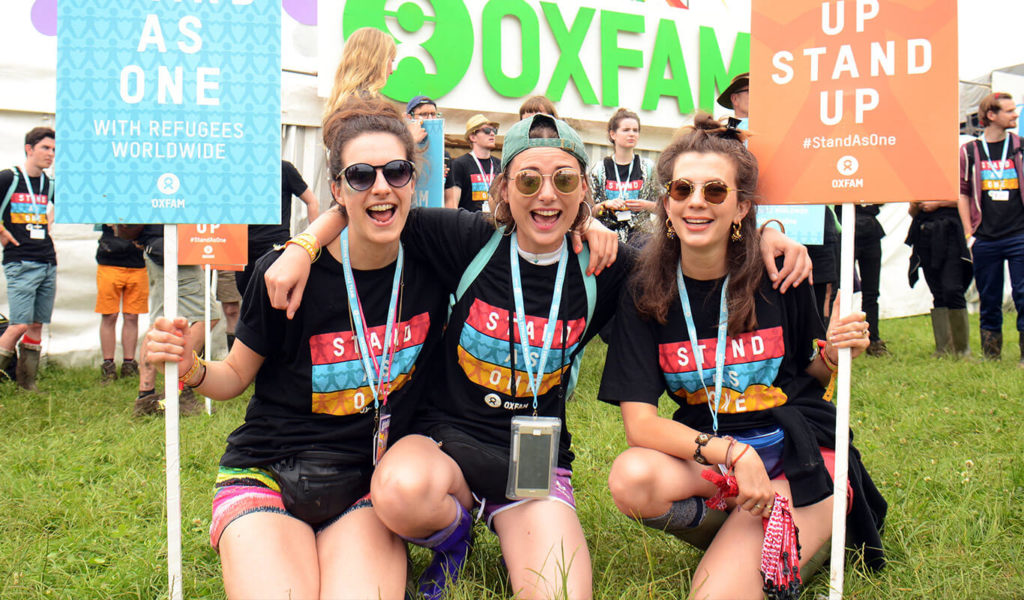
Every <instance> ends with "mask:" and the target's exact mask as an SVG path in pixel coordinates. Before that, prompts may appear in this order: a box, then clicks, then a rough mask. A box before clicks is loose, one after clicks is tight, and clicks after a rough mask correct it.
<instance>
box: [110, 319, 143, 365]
mask: <svg viewBox="0 0 1024 600" xmlns="http://www.w3.org/2000/svg"><path fill="white" fill-rule="evenodd" d="M138 343H139V315H134V314H131V313H123V315H122V321H121V350H122V352H123V353H124V360H134V359H135V350H136V346H138ZM103 357H104V358H106V354H104V355H103Z"/></svg>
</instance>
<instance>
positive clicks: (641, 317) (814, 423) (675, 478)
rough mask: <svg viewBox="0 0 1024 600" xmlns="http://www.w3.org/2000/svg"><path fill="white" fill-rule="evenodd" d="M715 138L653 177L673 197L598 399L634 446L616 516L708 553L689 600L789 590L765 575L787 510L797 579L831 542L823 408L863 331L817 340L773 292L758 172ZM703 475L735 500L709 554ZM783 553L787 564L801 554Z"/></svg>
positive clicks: (867, 496)
mask: <svg viewBox="0 0 1024 600" xmlns="http://www.w3.org/2000/svg"><path fill="white" fill-rule="evenodd" d="M718 128H719V124H718V123H717V122H716V121H715V120H714V119H712V118H711V116H710V115H707V114H699V115H698V116H697V118H696V119H695V121H694V126H693V127H692V128H690V129H689V131H687V132H685V133H684V134H682V135H681V136H680V137H678V138H677V139H676V141H674V142H673V143H672V144H671V145H670V146H669V147H668V148H667V149H666V150H665V151H664V152H663V153H662V155H661V158H660V159H659V161H658V175H659V177H660V178H661V179H662V180H663V181H669V188H668V189H669V193H668V196H667V197H666V198H665V199H664V202H663V203H659V205H658V208H657V215H658V217H659V218H658V221H657V224H658V231H656V232H655V234H654V235H653V236H652V238H651V241H650V242H649V243H648V244H647V245H646V246H645V247H644V249H643V250H642V252H641V256H640V258H639V259H638V264H637V268H636V270H635V272H634V276H633V278H632V279H631V284H630V285H629V286H628V287H627V288H626V289H625V290H624V292H623V294H622V298H621V304H620V307H619V312H618V314H617V315H616V320H615V333H614V334H613V336H612V342H611V345H610V347H609V350H608V356H607V359H606V362H605V372H604V375H603V377H602V381H601V388H600V391H599V392H598V398H599V399H601V400H603V401H605V402H609V403H612V404H617V405H619V406H620V408H621V410H622V417H623V424H624V426H625V429H626V438H627V440H628V441H629V444H630V446H631V448H630V449H628V450H626V451H625V452H624V453H623V454H621V455H620V456H619V457H618V458H617V459H616V460H615V463H614V464H613V465H612V469H611V474H610V475H609V478H608V485H609V487H610V489H611V492H612V498H613V499H614V501H615V504H616V506H617V507H618V508H619V510H621V511H622V512H623V513H624V514H626V515H628V516H630V517H633V518H637V519H639V520H641V522H643V523H644V524H645V525H648V526H650V527H654V528H657V529H662V530H665V531H667V532H669V533H672V534H676V535H680V536H681V537H684V539H688V541H692V542H693V543H695V545H698V546H700V547H707V552H706V553H705V554H704V558H703V559H702V560H701V562H700V564H699V565H698V566H697V569H696V571H695V572H694V575H693V584H692V589H693V590H700V594H701V595H705V594H706V595H707V596H708V597H711V598H740V597H744V598H745V597H753V596H756V595H760V593H761V590H762V586H764V589H765V591H769V590H770V589H773V588H774V589H778V587H779V586H784V585H785V581H780V580H779V579H778V578H777V577H774V576H773V575H772V574H773V573H775V571H774V570H771V569H770V570H769V573H768V575H769V578H770V579H771V581H767V580H766V581H762V577H761V575H760V574H759V569H760V568H761V560H762V556H761V553H760V552H757V550H756V549H757V548H759V547H761V546H762V543H765V540H764V529H763V519H766V518H769V516H771V517H772V519H779V520H780V521H777V522H784V520H785V518H787V517H788V516H789V514H790V513H789V512H788V506H787V504H788V503H789V502H790V501H792V502H793V506H794V507H795V508H793V510H792V513H791V515H792V520H793V521H795V524H796V526H797V527H798V528H799V533H800V539H799V543H800V545H801V546H802V548H803V552H802V554H801V555H800V556H801V558H802V562H804V563H806V561H807V560H808V559H810V558H811V557H812V556H813V555H814V554H815V553H816V552H817V550H818V549H819V548H821V547H822V546H823V545H824V544H825V542H826V541H827V540H828V539H829V536H830V534H831V517H832V501H831V493H832V492H831V481H830V477H829V475H828V472H827V471H826V464H828V462H829V461H830V460H833V462H834V459H833V458H832V457H833V456H834V454H833V452H832V450H831V448H834V445H835V442H834V419H835V413H834V407H833V405H832V404H830V403H828V402H826V401H825V400H823V396H824V394H825V386H826V385H827V384H828V383H829V381H830V378H831V377H832V376H833V375H834V372H835V368H836V367H835V363H836V361H837V360H838V358H837V357H838V349H839V348H844V347H846V348H850V349H851V350H852V353H853V354H854V355H856V354H859V353H860V352H862V351H863V350H864V349H865V348H866V347H867V345H868V328H867V323H866V322H865V319H864V314H863V313H854V314H851V315H849V316H847V317H844V318H842V319H840V318H838V316H837V315H836V313H837V312H838V311H837V310H834V311H833V316H832V318H831V320H830V322H829V327H828V336H827V338H826V336H825V335H824V331H823V330H822V328H821V321H820V317H819V316H818V313H817V310H816V309H815V307H814V299H813V294H812V293H811V291H810V289H809V288H808V287H807V286H803V287H799V288H796V289H794V290H791V291H790V292H789V293H787V294H785V295H781V294H780V293H779V292H778V291H776V290H774V289H772V288H771V286H770V285H769V281H768V278H767V277H765V269H764V267H763V266H762V264H761V261H760V260H758V257H757V249H758V237H759V236H758V232H757V229H756V220H755V205H754V200H753V198H754V197H755V195H756V189H757V162H756V159H755V158H754V157H753V155H751V154H750V153H749V151H747V149H746V147H745V146H744V145H743V144H742V142H741V141H740V139H739V138H738V136H737V135H736V134H735V133H734V132H731V131H725V132H715V133H710V132H708V131H707V130H716V129H718ZM666 220H667V222H666ZM834 308H835V306H834ZM822 338H826V339H825V341H824V342H823V343H821V344H820V345H819V346H818V347H816V345H815V341H816V339H822ZM716 367H717V368H716ZM663 393H666V394H668V396H669V398H670V399H672V400H673V401H675V402H676V403H677V404H678V405H679V408H678V410H676V412H675V414H674V415H673V417H672V418H664V417H660V416H658V399H659V397H660V396H661V395H662V394H663ZM725 434H729V436H731V437H726V436H725ZM819 447H820V449H819ZM751 448H753V451H751ZM704 465H725V468H726V469H728V473H729V474H730V475H734V479H733V480H731V482H732V483H733V484H734V485H735V486H736V489H737V490H738V494H737V495H736V497H735V499H732V498H727V499H726V501H727V502H728V509H729V510H730V511H731V512H730V514H729V515H728V517H727V519H726V521H727V525H726V527H724V528H723V529H722V530H721V534H720V535H717V536H716V537H714V538H713V539H710V540H709V539H708V538H709V537H710V536H706V535H705V536H704V537H703V539H701V537H699V536H698V535H697V534H698V533H704V532H703V531H694V528H696V527H698V526H700V525H702V524H703V521H704V519H705V517H706V514H705V503H704V499H705V498H709V497H712V496H714V495H715V494H716V492H717V491H718V490H719V488H718V487H717V486H716V485H714V484H712V483H711V482H710V481H709V480H707V479H706V478H705V477H704V476H703V475H705V473H703V472H704V471H705V469H707V468H708V467H706V466H704ZM850 465H851V466H850V473H851V482H852V483H853V488H854V503H853V505H852V507H853V511H852V513H851V514H850V517H849V521H848V522H849V525H848V532H849V535H850V537H849V538H848V539H849V540H850V541H851V542H852V543H853V545H855V546H860V545H867V546H869V549H868V550H867V551H866V552H865V558H866V559H867V561H868V564H869V565H872V566H879V565H880V562H878V561H880V560H881V555H880V552H879V553H878V554H876V553H874V551H873V550H871V549H870V548H878V549H880V539H879V537H878V528H879V527H880V525H881V518H882V517H883V516H884V511H885V504H884V500H882V498H881V496H880V495H878V493H877V491H875V490H874V488H873V486H872V485H871V483H870V479H869V478H867V474H866V473H865V472H863V467H862V466H861V465H860V461H859V459H858V454H857V453H856V451H855V450H853V449H852V448H851V458H850ZM780 498H781V500H779V503H780V506H779V507H776V506H775V503H776V500H777V499H780ZM869 502H870V503H871V504H869ZM720 516H722V515H721V514H719V517H720ZM718 524H721V521H718ZM709 526H710V524H709ZM709 541H710V546H707V543H708V542H709ZM789 541H790V542H791V543H793V544H795V543H796V540H795V539H790V540H789ZM768 543H769V544H770V541H769V542H768ZM782 550H784V551H785V550H789V551H790V552H791V554H790V556H792V557H793V558H795V556H793V555H795V550H796V549H795V546H786V545H783V547H782ZM793 562H794V563H795V562H796V561H795V560H794V561H793ZM787 566H789V567H795V566H796V565H795V564H789V565H787ZM780 572H781V571H780ZM769 595H771V594H769ZM787 597H788V596H787Z"/></svg>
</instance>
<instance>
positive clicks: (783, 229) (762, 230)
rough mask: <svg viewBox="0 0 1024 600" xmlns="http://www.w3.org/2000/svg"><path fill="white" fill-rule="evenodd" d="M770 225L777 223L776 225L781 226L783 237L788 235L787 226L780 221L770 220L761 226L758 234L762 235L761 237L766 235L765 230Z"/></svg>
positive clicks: (780, 230)
mask: <svg viewBox="0 0 1024 600" xmlns="http://www.w3.org/2000/svg"><path fill="white" fill-rule="evenodd" d="M770 223H775V224H776V225H778V226H779V232H781V233H782V234H783V235H785V234H786V226H785V225H783V224H782V221H780V220H778V219H768V220H767V221H765V222H764V223H761V226H760V227H758V228H757V232H758V233H760V234H761V235H764V230H765V228H767V227H768V225H769V224H770Z"/></svg>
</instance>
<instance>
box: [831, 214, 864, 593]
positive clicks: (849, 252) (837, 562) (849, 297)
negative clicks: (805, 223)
mask: <svg viewBox="0 0 1024 600" xmlns="http://www.w3.org/2000/svg"><path fill="white" fill-rule="evenodd" d="M856 221H857V216H856V213H855V208H854V206H853V204H844V205H843V234H842V241H841V254H840V258H839V315H840V316H846V315H848V314H850V311H851V309H852V307H853V236H854V223H856ZM838 377H839V379H838V380H837V381H836V466H835V477H834V478H833V487H832V489H833V494H832V562H831V564H830V565H829V569H830V571H829V573H830V574H829V588H830V589H829V600H840V599H841V598H842V597H843V575H844V573H843V569H845V568H846V482H847V479H848V477H849V473H848V471H849V460H850V349H849V348H840V350H839V375H838Z"/></svg>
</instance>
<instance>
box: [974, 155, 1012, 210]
mask: <svg viewBox="0 0 1024 600" xmlns="http://www.w3.org/2000/svg"><path fill="white" fill-rule="evenodd" d="M1018 187H1019V183H1018V181H1017V169H1016V167H1014V165H1013V160H1011V159H1009V158H1007V159H1005V160H1001V159H999V158H995V157H993V159H992V160H984V159H982V161H981V189H982V191H985V192H989V198H991V199H992V200H1009V196H1007V197H1006V198H996V197H994V195H993V194H992V193H991V192H992V191H998V190H1015V189H1017V188H1018Z"/></svg>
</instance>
